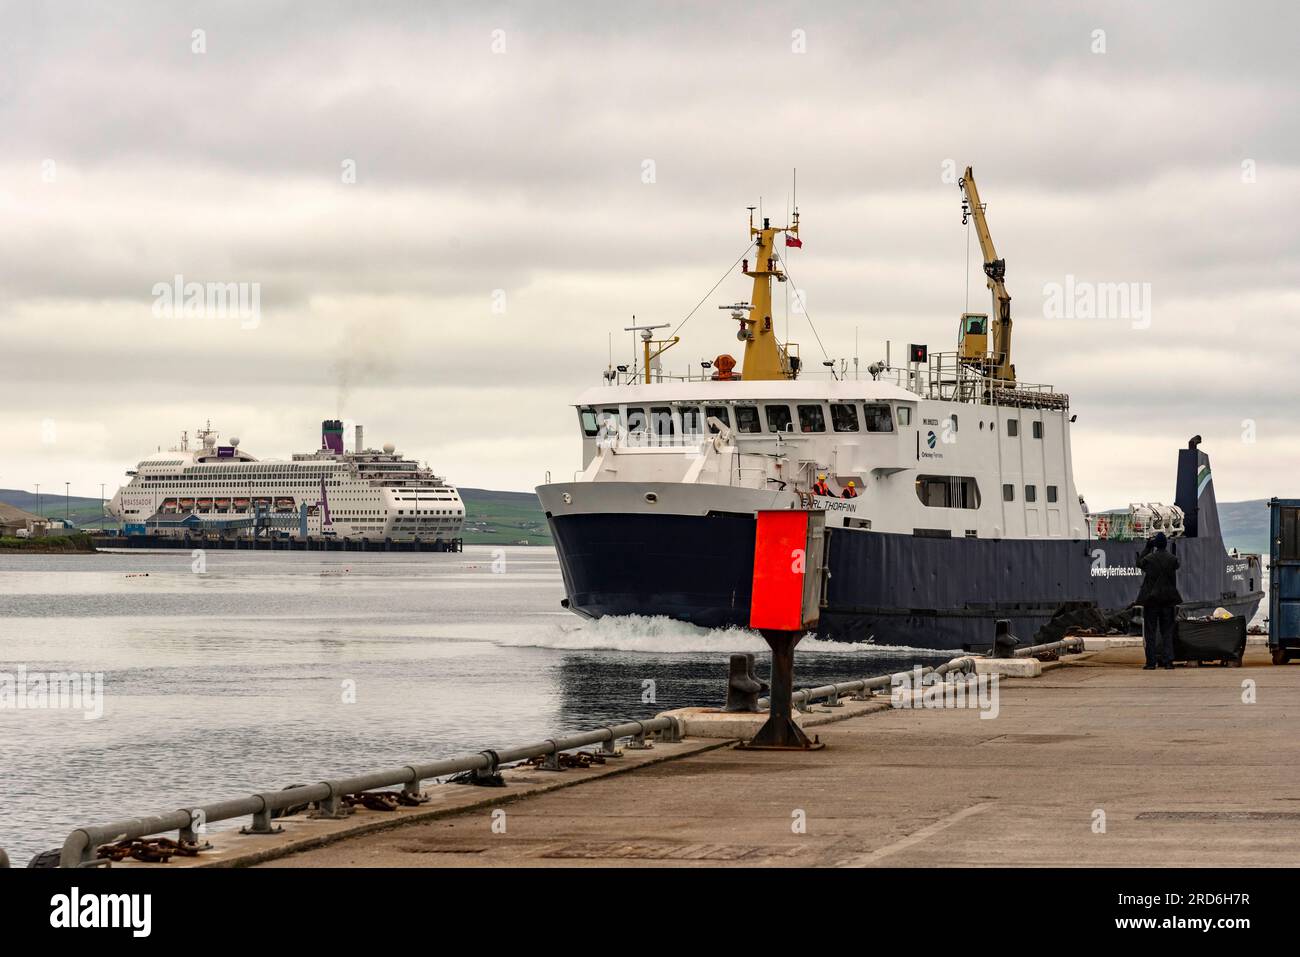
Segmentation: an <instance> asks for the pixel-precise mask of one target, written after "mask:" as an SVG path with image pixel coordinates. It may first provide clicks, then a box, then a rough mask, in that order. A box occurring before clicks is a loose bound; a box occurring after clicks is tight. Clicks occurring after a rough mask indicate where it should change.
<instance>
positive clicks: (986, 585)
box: [550, 514, 1263, 650]
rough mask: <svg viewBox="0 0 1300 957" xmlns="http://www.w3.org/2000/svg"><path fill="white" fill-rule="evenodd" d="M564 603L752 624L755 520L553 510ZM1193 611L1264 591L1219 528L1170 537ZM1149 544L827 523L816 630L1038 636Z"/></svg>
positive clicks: (906, 640) (893, 638)
mask: <svg viewBox="0 0 1300 957" xmlns="http://www.w3.org/2000/svg"><path fill="white" fill-rule="evenodd" d="M550 523H551V530H552V532H553V534H554V536H555V543H556V549H557V551H558V553H559V557H560V565H561V568H562V570H563V574H564V582H565V587H566V590H567V592H568V596H569V597H568V603H569V608H571V609H572V610H573V611H576V612H578V613H579V614H582V615H586V616H589V617H593V618H599V617H603V616H605V615H667V616H669V617H672V618H676V619H679V620H682V621H689V622H692V623H694V624H697V625H702V626H704V627H709V628H717V627H724V626H728V625H736V626H741V627H744V626H745V625H746V624H747V623H748V617H749V599H750V583H751V578H752V575H753V554H754V517H753V516H752V515H731V514H715V515H709V516H707V517H700V516H680V515H635V514H598V515H570V516H558V517H557V516H551V517H550ZM1173 547H1174V549H1175V552H1176V554H1177V555H1178V557H1179V560H1180V562H1181V566H1182V567H1181V569H1180V571H1179V588H1180V589H1181V590H1182V594H1183V597H1184V599H1185V601H1186V606H1187V609H1188V611H1189V612H1191V613H1193V614H1196V613H1201V612H1209V611H1212V610H1213V609H1214V608H1216V607H1219V606H1223V607H1225V608H1227V609H1228V611H1230V612H1232V613H1233V614H1236V615H1245V616H1247V617H1250V616H1251V615H1253V614H1254V612H1255V609H1256V607H1257V606H1258V604H1259V602H1260V600H1261V599H1262V598H1263V592H1262V591H1260V590H1259V589H1260V582H1259V564H1258V560H1257V559H1256V558H1255V557H1254V556H1241V557H1238V558H1234V557H1230V556H1228V555H1227V554H1226V553H1225V552H1224V548H1223V544H1222V542H1221V541H1220V539H1219V538H1218V537H1217V535H1216V536H1214V537H1212V538H1195V539H1193V538H1184V539H1177V540H1175V542H1174V543H1173ZM1140 550H1141V543H1135V542H1100V541H1062V540H1051V539H1032V540H1028V539H1019V540H1007V539H968V538H932V537H927V536H914V535H899V534H887V533H881V532H873V531H866V530H861V529H844V528H836V529H831V530H830V531H829V533H828V541H827V561H828V568H829V571H830V577H829V581H828V583H827V588H826V603H825V607H824V609H823V611H822V621H821V626H820V629H819V631H820V632H821V634H822V635H823V636H824V637H828V638H832V639H835V640H841V641H873V642H874V643H876V644H881V645H906V646H910V647H914V648H942V649H954V650H980V649H982V648H986V647H987V646H988V645H989V642H990V641H991V639H992V635H993V629H994V621H995V620H996V619H998V618H1008V619H1010V620H1011V622H1012V631H1013V633H1014V634H1016V635H1017V636H1019V637H1020V638H1021V639H1022V640H1026V639H1035V638H1037V637H1040V632H1041V631H1042V630H1043V629H1044V626H1046V625H1047V624H1048V622H1049V621H1050V620H1051V619H1052V616H1053V615H1054V614H1055V613H1056V612H1057V611H1058V609H1061V608H1062V607H1063V606H1066V605H1067V604H1068V603H1071V602H1083V603H1087V604H1091V605H1095V606H1096V607H1097V608H1098V609H1099V610H1101V611H1102V612H1103V613H1106V614H1113V613H1118V612H1121V611H1123V609H1125V608H1126V607H1128V606H1129V605H1131V604H1132V602H1133V600H1134V599H1135V598H1136V596H1137V591H1138V586H1139V585H1140V583H1141V580H1142V579H1141V576H1140V574H1138V573H1137V569H1136V567H1135V560H1136V558H1137V555H1138V553H1139V551H1140Z"/></svg>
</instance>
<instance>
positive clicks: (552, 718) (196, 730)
mask: <svg viewBox="0 0 1300 957" xmlns="http://www.w3.org/2000/svg"><path fill="white" fill-rule="evenodd" d="M206 562H207V565H206V571H204V572H202V573H199V572H196V571H194V570H193V568H192V559H191V557H190V553H189V552H185V551H168V552H122V553H101V554H97V555H76V556H52V555H0V672H8V673H15V672H16V670H17V669H18V668H19V667H25V668H26V669H27V671H28V672H29V673H34V672H42V671H48V672H56V671H62V672H69V671H77V672H102V673H103V681H104V697H103V715H102V717H99V718H97V719H93V720H87V719H85V718H84V717H83V715H82V713H81V712H79V711H73V710H44V711H39V710H26V709H22V710H19V709H13V708H0V847H3V848H5V849H6V850H8V852H9V854H10V857H11V858H12V860H13V862H14V863H15V864H16V865H23V864H25V863H26V862H27V860H28V859H29V858H30V856H31V855H32V854H33V853H35V852H37V851H40V850H45V849H47V848H53V847H57V846H58V845H60V844H61V843H62V841H63V838H64V837H66V835H67V833H68V832H69V831H70V830H72V829H73V828H75V827H78V826H80V825H84V824H95V823H107V822H109V821H113V820H118V819H121V818H125V817H135V816H139V815H144V814H152V813H159V812H163V811H168V810H174V809H175V808H178V807H185V806H188V805H190V804H193V803H207V802H210V801H213V800H216V799H219V798H225V797H235V796H239V795H243V794H248V793H252V792H254V791H262V790H268V789H276V788H280V787H283V786H285V785H289V784H296V783H303V782H310V781H320V780H323V779H326V778H329V777H333V776H337V775H342V774H349V773H356V772H361V771H371V770H381V769H387V768H390V767H399V766H401V765H403V764H407V763H409V762H411V761H430V760H436V759H438V758H442V757H448V756H451V755H456V754H461V753H464V752H467V751H478V750H481V749H483V748H487V747H505V746H509V745H518V744H525V743H528V742H531V741H536V740H539V739H542V738H547V737H551V736H553V735H555V734H556V733H564V732H572V731H579V730H586V729H589V728H592V727H596V726H598V725H602V724H608V723H610V722H613V721H616V720H620V719H633V718H642V717H649V716H651V715H653V714H655V713H656V712H658V711H662V710H666V709H668V708H673V707H678V706H681V705H699V704H703V705H720V704H721V703H722V699H723V697H724V695H725V689H726V659H727V654H728V653H729V652H732V651H755V652H764V651H766V645H764V644H763V642H762V640H761V639H759V638H758V637H757V636H755V635H752V634H750V633H747V632H744V631H740V630H729V631H707V630H704V629H700V628H694V627H691V626H689V625H685V624H682V623H679V622H670V621H666V620H664V619H622V620H611V619H607V620H604V621H599V622H587V621H583V620H582V619H579V618H577V617H576V616H574V615H572V614H570V613H569V612H567V611H564V610H563V609H561V608H560V599H561V598H562V597H563V595H564V591H563V587H562V584H561V580H560V573H559V566H558V564H557V562H556V558H555V553H554V551H553V550H551V549H540V548H524V547H519V548H508V549H505V550H504V562H503V563H502V562H500V561H494V553H493V550H492V549H490V548H487V547H482V548H473V547H471V548H467V549H466V551H465V552H464V553H463V554H460V555H450V554H441V555H439V554H418V555H408V554H400V555H398V554H392V555H383V554H366V555H357V554H334V555H319V554H305V553H266V552H263V553H251V554H250V553H247V552H234V551H209V552H207V554H206ZM494 569H495V570H494ZM946 657H948V656H947V655H942V654H933V653H927V652H920V651H915V650H910V649H882V648H864V647H863V646H856V647H855V646H844V645H834V644H830V643H826V642H816V641H806V642H805V643H803V644H801V645H800V657H799V661H798V664H797V667H798V673H797V680H798V681H799V682H800V683H801V684H805V683H806V684H824V683H826V682H827V681H829V680H844V679H848V678H853V677H861V676H862V675H866V674H879V673H883V672H887V671H895V670H900V669H902V668H906V667H909V666H910V665H911V663H912V662H913V661H924V662H933V661H936V660H942V659H943V658H946ZM764 670H765V666H764V667H762V668H760V671H764ZM647 681H651V682H653V683H654V684H653V690H654V697H655V701H654V702H653V703H646V702H643V701H642V696H643V691H644V690H645V688H646V687H647V686H646V682H647ZM352 697H354V698H355V701H349V700H345V699H349V698H352ZM217 827H220V825H217Z"/></svg>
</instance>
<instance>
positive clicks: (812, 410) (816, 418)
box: [799, 405, 826, 432]
mask: <svg viewBox="0 0 1300 957" xmlns="http://www.w3.org/2000/svg"><path fill="white" fill-rule="evenodd" d="M799 431H800V432H825V431H826V413H824V412H823V411H822V407H821V406H820V405H801V406H799Z"/></svg>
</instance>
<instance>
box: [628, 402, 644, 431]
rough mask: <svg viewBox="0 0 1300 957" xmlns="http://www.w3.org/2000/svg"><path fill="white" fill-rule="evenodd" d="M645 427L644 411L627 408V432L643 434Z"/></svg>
mask: <svg viewBox="0 0 1300 957" xmlns="http://www.w3.org/2000/svg"><path fill="white" fill-rule="evenodd" d="M646 427H647V422H646V417H645V409H642V408H634V407H632V406H628V410H627V430H628V431H629V432H645V431H646Z"/></svg>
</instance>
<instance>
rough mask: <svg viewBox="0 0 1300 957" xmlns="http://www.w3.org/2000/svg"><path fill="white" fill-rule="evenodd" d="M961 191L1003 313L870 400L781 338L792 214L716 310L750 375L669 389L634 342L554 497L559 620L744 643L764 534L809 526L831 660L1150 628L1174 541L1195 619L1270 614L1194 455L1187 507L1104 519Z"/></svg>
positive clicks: (757, 242)
mask: <svg viewBox="0 0 1300 957" xmlns="http://www.w3.org/2000/svg"><path fill="white" fill-rule="evenodd" d="M961 188H962V191H963V222H966V221H967V219H968V218H973V220H974V225H975V227H976V232H977V235H978V237H979V241H980V246H981V251H982V252H983V254H984V272H985V274H986V276H987V285H988V287H989V289H990V291H991V294H992V312H991V313H990V314H980V313H965V314H962V315H961V317H960V319H959V322H958V327H957V349H956V351H953V352H932V351H930V349H929V348H928V346H926V345H922V344H911V345H909V346H908V349H907V351H906V355H905V356H904V357H903V361H901V362H898V363H897V364H896V363H895V362H894V361H893V360H892V359H891V357H890V355H889V354H888V352H887V355H886V357H885V358H884V359H883V360H882V361H880V362H874V363H872V364H871V366H870V367H869V369H868V373H867V374H868V377H864V378H858V377H857V375H856V370H850V369H849V368H848V367H847V364H839V366H838V369H837V368H836V365H835V364H832V363H831V362H830V361H828V362H826V363H825V366H827V367H829V368H824V369H821V370H817V371H820V372H822V373H823V375H822V376H821V377H814V376H809V375H807V374H806V372H807V370H806V369H805V368H804V364H803V362H802V361H801V359H800V356H799V353H798V347H797V344H796V343H791V342H782V341H780V340H779V339H778V336H777V330H776V327H775V325H774V323H773V319H772V312H773V308H772V282H773V281H776V282H785V281H786V280H787V278H788V277H787V272H788V270H787V267H786V264H785V256H786V255H787V253H786V252H785V251H783V250H782V249H781V248H780V247H779V246H778V238H779V237H781V236H782V234H784V236H785V240H786V241H785V244H784V245H785V250H788V249H790V248H799V247H800V246H802V241H801V240H800V238H799V214H798V212H797V211H796V212H795V213H794V214H793V218H792V223H791V225H789V226H774V225H772V223H771V222H770V220H769V219H760V221H759V223H758V224H756V223H755V221H754V213H753V210H752V209H751V211H750V224H749V235H750V239H751V247H750V250H749V252H748V254H747V255H746V257H745V258H744V259H743V262H742V264H741V265H742V269H741V271H742V272H743V274H744V275H745V276H746V277H749V278H750V279H752V281H753V285H752V295H751V298H750V301H749V302H742V303H736V304H733V305H724V306H719V308H720V309H723V310H724V311H726V312H729V313H730V319H731V321H732V322H733V323H735V329H736V336H737V339H738V340H739V342H740V343H741V344H743V347H744V353H743V362H741V363H737V361H736V359H735V358H733V357H732V356H730V355H720V356H718V357H717V358H716V359H713V360H711V361H705V362H702V363H701V366H702V371H701V372H699V373H696V372H694V371H693V370H692V371H691V372H689V373H688V374H686V375H682V376H673V375H670V374H667V373H665V372H664V371H663V368H662V363H661V362H660V361H659V358H658V357H659V356H660V355H662V354H663V353H664V352H665V351H667V350H668V349H670V348H672V347H673V346H674V345H676V344H677V342H678V341H679V337H677V336H671V335H670V336H669V337H667V338H665V339H656V338H654V337H655V333H654V331H653V330H654V328H658V327H634V328H633V331H634V334H639V336H640V339H641V350H640V351H641V355H640V356H639V357H638V362H637V363H636V364H635V365H634V366H632V367H631V368H629V367H627V366H620V367H614V368H609V369H606V370H605V372H604V373H603V384H602V385H599V386H596V387H593V388H590V389H588V390H587V391H585V392H583V393H582V394H581V395H579V396H578V397H577V400H576V402H575V423H576V425H577V428H578V432H579V435H580V437H581V443H582V468H581V470H580V472H578V473H577V474H576V475H575V476H574V478H573V480H572V481H562V482H551V483H548V484H545V485H542V486H540V487H538V489H537V494H538V497H539V498H540V500H541V503H542V505H543V508H544V509H545V512H546V516H547V519H548V521H549V523H550V526H551V530H552V533H553V536H554V539H555V543H556V549H557V551H558V554H559V559H560V564H561V570H562V573H563V576H564V584H565V589H566V593H567V597H566V598H565V599H564V605H565V607H567V608H569V609H570V610H571V611H573V612H576V613H578V614H580V615H583V616H587V617H592V618H599V617H603V616H606V615H647V616H656V615H663V616H668V617H671V618H675V619H679V620H683V621H688V622H693V623H695V624H698V625H702V626H706V627H724V626H733V625H737V626H745V625H746V624H747V623H748V613H749V605H750V592H751V582H752V578H753V554H754V531H755V516H756V513H757V512H758V511H760V510H767V509H809V510H818V511H822V512H824V513H825V525H826V543H825V549H824V552H825V556H826V558H825V561H826V571H827V575H826V580H825V586H824V592H823V594H822V600H821V606H822V607H821V617H820V625H819V631H820V633H821V634H822V635H823V636H825V637H829V638H833V639H839V640H845V641H871V642H875V643H877V644H889V645H904V646H910V647H922V648H942V649H967V650H975V651H980V650H985V649H987V648H988V647H989V646H990V645H991V643H992V641H993V639H994V635H995V630H996V627H997V622H998V621H999V620H1007V621H1009V622H1010V624H1011V628H1012V632H1013V634H1015V635H1016V636H1017V637H1018V638H1019V639H1020V640H1021V641H1026V640H1031V641H1032V640H1047V639H1049V638H1050V637H1052V636H1053V635H1059V634H1060V633H1061V632H1062V631H1063V630H1064V628H1065V627H1068V625H1069V624H1071V623H1078V622H1086V623H1090V624H1095V623H1097V622H1099V621H1100V620H1101V619H1102V618H1105V619H1107V621H1108V622H1109V623H1118V624H1119V625H1120V626H1121V627H1123V626H1125V625H1127V626H1129V627H1133V626H1134V625H1135V624H1136V617H1137V613H1136V611H1135V609H1133V607H1132V606H1133V602H1134V599H1135V597H1136V595H1137V591H1138V587H1139V585H1140V583H1141V572H1140V570H1139V569H1138V568H1137V567H1136V559H1137V557H1138V554H1139V553H1140V551H1141V550H1142V548H1143V546H1144V545H1145V542H1146V539H1147V538H1149V537H1151V536H1153V535H1154V534H1155V533H1156V532H1161V531H1163V532H1165V533H1166V535H1167V536H1168V537H1170V538H1171V539H1172V544H1171V548H1172V549H1173V551H1174V553H1175V554H1176V555H1177V556H1178V558H1179V559H1180V561H1181V571H1180V575H1179V587H1180V588H1181V590H1182V594H1183V597H1184V598H1185V600H1186V604H1185V606H1184V607H1185V609H1186V610H1187V612H1188V613H1190V614H1194V615H1203V614H1209V613H1212V612H1213V611H1214V610H1215V609H1217V608H1219V607H1223V608H1226V609H1227V610H1228V611H1229V612H1231V613H1233V614H1235V615H1245V616H1247V617H1250V616H1251V615H1253V614H1254V611H1255V609H1256V608H1257V606H1258V604H1259V602H1260V600H1261V599H1262V598H1263V591H1262V588H1261V577H1260V559H1259V556H1258V555H1237V554H1228V553H1227V552H1226V550H1225V548H1224V544H1223V541H1222V538H1221V535H1220V531H1219V521H1218V513H1217V507H1216V504H1215V496H1214V486H1213V482H1212V478H1211V473H1210V464H1209V458H1208V456H1207V455H1206V453H1205V451H1204V450H1202V449H1201V448H1200V443H1201V439H1200V437H1199V436H1196V437H1195V438H1193V439H1191V440H1190V441H1189V442H1188V445H1187V447H1186V448H1184V449H1181V450H1179V451H1178V456H1177V464H1176V473H1175V476H1176V477H1175V481H1174V483H1173V484H1174V486H1175V487H1174V489H1173V492H1174V501H1173V504H1171V505H1165V504H1162V503H1158V502H1157V503H1152V502H1137V503H1134V504H1133V505H1132V506H1130V508H1129V509H1127V510H1122V511H1120V512H1119V513H1099V514H1090V513H1089V511H1088V509H1087V507H1086V505H1085V504H1084V500H1083V498H1082V497H1081V496H1080V495H1079V492H1078V490H1077V488H1076V486H1075V480H1074V470H1073V461H1072V455H1071V445H1070V428H1071V423H1072V422H1073V421H1074V418H1075V416H1074V415H1073V414H1072V413H1071V410H1070V399H1069V396H1068V395H1067V394H1066V393H1064V392H1062V391H1060V390H1058V389H1057V388H1055V387H1053V386H1049V385H1044V384H1033V383H1029V382H1025V381H1022V380H1021V379H1020V378H1018V377H1017V375H1016V369H1015V366H1014V365H1013V364H1012V362H1011V299H1010V296H1009V294H1008V293H1007V290H1006V285H1005V268H1006V263H1005V260H1002V259H1000V258H999V257H998V256H997V253H996V250H995V248H994V246H993V242H992V238H991V236H990V234H989V231H988V225H987V221H986V219H985V215H984V207H983V205H982V204H981V203H980V201H979V198H978V192H977V190H976V187H975V182H974V178H973V174H972V172H971V170H969V169H967V171H966V176H965V177H964V178H963V179H962V181H961ZM1189 431H1190V430H1189Z"/></svg>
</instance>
